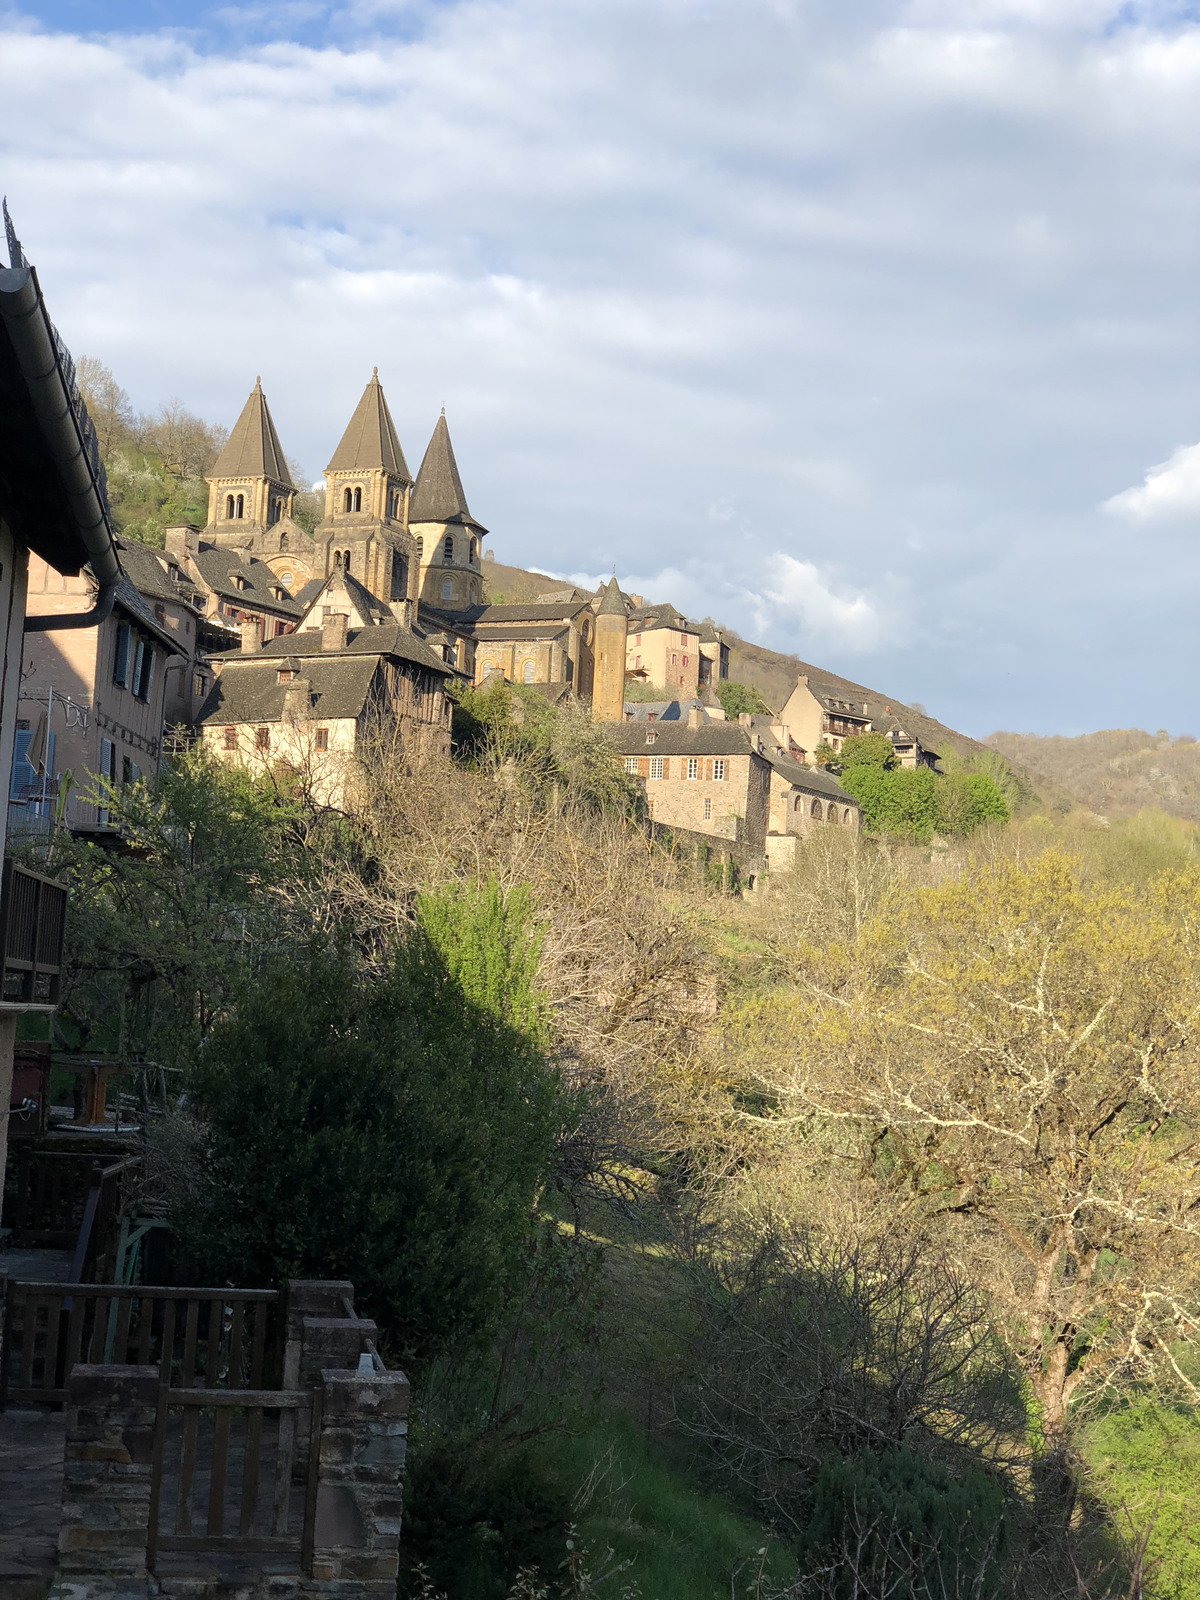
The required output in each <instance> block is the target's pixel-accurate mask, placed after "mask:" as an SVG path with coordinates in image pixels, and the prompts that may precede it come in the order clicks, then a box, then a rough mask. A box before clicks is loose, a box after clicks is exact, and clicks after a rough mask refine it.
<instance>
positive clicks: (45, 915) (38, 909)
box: [0, 861, 67, 1011]
mask: <svg viewBox="0 0 1200 1600" xmlns="http://www.w3.org/2000/svg"><path fill="white" fill-rule="evenodd" d="M66 924H67V890H66V886H65V885H64V884H61V883H58V882H57V881H56V880H55V879H54V878H45V877H43V876H42V874H41V873H40V872H30V870H29V869H28V867H19V866H18V865H17V864H16V862H15V861H6V862H5V863H4V879H3V888H2V889H0V1006H4V1007H19V1008H20V1009H22V1010H31V1011H53V1010H54V1008H55V1007H56V1006H57V1005H58V992H59V985H60V983H61V980H62V961H63V937H64V935H65V933H66Z"/></svg>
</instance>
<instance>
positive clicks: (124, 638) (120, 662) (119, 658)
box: [113, 622, 133, 689]
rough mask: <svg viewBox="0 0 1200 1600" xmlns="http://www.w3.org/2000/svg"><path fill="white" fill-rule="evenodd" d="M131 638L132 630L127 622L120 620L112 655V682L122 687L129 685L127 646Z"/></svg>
mask: <svg viewBox="0 0 1200 1600" xmlns="http://www.w3.org/2000/svg"><path fill="white" fill-rule="evenodd" d="M132 638H133V631H132V629H131V628H130V626H129V624H128V623H127V622H122V623H121V624H120V625H119V626H118V628H117V648H116V654H115V655H114V656H113V682H114V683H119V684H120V685H121V687H122V689H128V687H129V647H130V641H131V640H132Z"/></svg>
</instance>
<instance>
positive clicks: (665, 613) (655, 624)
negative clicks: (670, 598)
mask: <svg viewBox="0 0 1200 1600" xmlns="http://www.w3.org/2000/svg"><path fill="white" fill-rule="evenodd" d="M656 628H673V629H674V630H675V631H676V632H677V633H699V632H700V629H699V627H698V626H697V625H696V623H694V622H689V621H688V619H687V618H686V617H685V616H684V614H683V612H682V611H676V609H675V607H674V606H672V605H662V606H637V607H635V608H634V610H632V611H631V612H630V613H629V631H630V633H653V632H654V630H655V629H656Z"/></svg>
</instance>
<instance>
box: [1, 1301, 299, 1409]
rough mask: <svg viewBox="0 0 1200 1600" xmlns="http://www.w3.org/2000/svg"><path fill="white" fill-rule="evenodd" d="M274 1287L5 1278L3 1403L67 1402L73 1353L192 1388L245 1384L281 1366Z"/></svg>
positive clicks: (258, 1383)
mask: <svg viewBox="0 0 1200 1600" xmlns="http://www.w3.org/2000/svg"><path fill="white" fill-rule="evenodd" d="M279 1302H280V1296H279V1293H278V1291H276V1290H274V1289H178V1288H150V1287H147V1286H145V1285H133V1286H123V1285H117V1284H111V1283H104V1284H98V1283H23V1282H20V1281H17V1280H14V1281H12V1282H10V1283H9V1285H8V1289H7V1294H6V1303H5V1316H4V1327H5V1330H6V1334H5V1340H4V1360H3V1370H2V1371H0V1404H3V1403H5V1402H7V1401H9V1400H14V1401H17V1402H18V1403H20V1404H29V1403H31V1402H38V1401H41V1402H58V1403H61V1402H64V1401H65V1400H66V1398H67V1389H66V1381H67V1374H68V1373H69V1372H70V1370H71V1368H72V1367H73V1366H74V1365H75V1364H76V1362H80V1361H84V1362H92V1363H100V1364H103V1365H113V1364H116V1365H124V1364H126V1363H135V1364H137V1365H139V1366H157V1367H158V1369H159V1373H160V1379H161V1382H162V1383H164V1384H167V1385H169V1384H172V1383H174V1384H176V1385H177V1386H178V1387H179V1388H180V1389H183V1390H190V1389H194V1388H196V1387H197V1385H198V1384H199V1383H202V1384H203V1386H204V1391H205V1392H208V1391H211V1390H215V1389H252V1390H258V1389H262V1388H263V1387H264V1382H265V1381H267V1382H269V1381H270V1379H271V1378H272V1377H273V1376H274V1375H275V1374H276V1373H277V1371H278V1369H279V1340H280V1329H279Z"/></svg>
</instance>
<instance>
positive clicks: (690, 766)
mask: <svg viewBox="0 0 1200 1600" xmlns="http://www.w3.org/2000/svg"><path fill="white" fill-rule="evenodd" d="M687 775H688V777H689V778H698V777H699V776H700V757H699V756H689V757H688V758H687Z"/></svg>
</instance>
